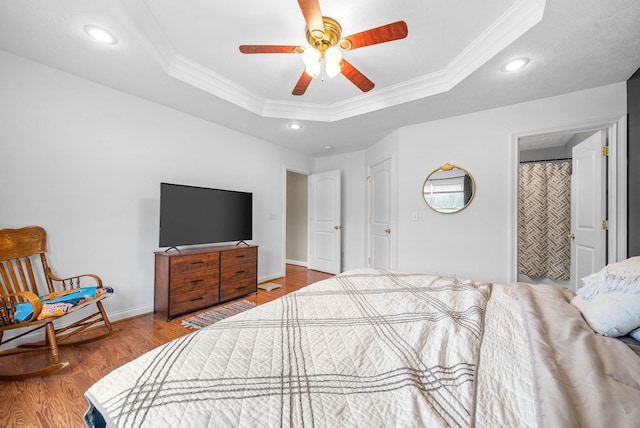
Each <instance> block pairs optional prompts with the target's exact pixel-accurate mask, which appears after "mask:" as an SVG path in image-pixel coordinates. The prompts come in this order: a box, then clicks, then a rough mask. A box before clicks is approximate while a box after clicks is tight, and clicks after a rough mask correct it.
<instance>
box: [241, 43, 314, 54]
mask: <svg viewBox="0 0 640 428" xmlns="http://www.w3.org/2000/svg"><path fill="white" fill-rule="evenodd" d="M240 52H242V53H243V54H265V53H284V54H300V53H302V52H304V48H303V47H302V46H285V45H240Z"/></svg>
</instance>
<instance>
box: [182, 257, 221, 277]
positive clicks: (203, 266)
mask: <svg viewBox="0 0 640 428" xmlns="http://www.w3.org/2000/svg"><path fill="white" fill-rule="evenodd" d="M218 260H219V255H218V253H217V252H211V253H202V254H187V255H184V256H174V257H172V259H171V276H177V275H191V274H193V273H197V272H212V271H215V272H217V271H218Z"/></svg>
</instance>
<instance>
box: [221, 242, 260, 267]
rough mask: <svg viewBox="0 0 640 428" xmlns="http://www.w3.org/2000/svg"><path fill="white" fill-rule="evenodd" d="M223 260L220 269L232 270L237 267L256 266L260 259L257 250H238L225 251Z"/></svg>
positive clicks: (252, 248) (253, 248)
mask: <svg viewBox="0 0 640 428" xmlns="http://www.w3.org/2000/svg"><path fill="white" fill-rule="evenodd" d="M221 256H222V259H221V261H220V268H221V269H222V270H223V271H224V270H225V269H229V268H232V267H233V266H237V265H244V264H249V265H254V266H255V264H256V260H257V257H258V252H257V248H255V247H251V248H238V249H237V250H230V251H223V252H222V255H221Z"/></svg>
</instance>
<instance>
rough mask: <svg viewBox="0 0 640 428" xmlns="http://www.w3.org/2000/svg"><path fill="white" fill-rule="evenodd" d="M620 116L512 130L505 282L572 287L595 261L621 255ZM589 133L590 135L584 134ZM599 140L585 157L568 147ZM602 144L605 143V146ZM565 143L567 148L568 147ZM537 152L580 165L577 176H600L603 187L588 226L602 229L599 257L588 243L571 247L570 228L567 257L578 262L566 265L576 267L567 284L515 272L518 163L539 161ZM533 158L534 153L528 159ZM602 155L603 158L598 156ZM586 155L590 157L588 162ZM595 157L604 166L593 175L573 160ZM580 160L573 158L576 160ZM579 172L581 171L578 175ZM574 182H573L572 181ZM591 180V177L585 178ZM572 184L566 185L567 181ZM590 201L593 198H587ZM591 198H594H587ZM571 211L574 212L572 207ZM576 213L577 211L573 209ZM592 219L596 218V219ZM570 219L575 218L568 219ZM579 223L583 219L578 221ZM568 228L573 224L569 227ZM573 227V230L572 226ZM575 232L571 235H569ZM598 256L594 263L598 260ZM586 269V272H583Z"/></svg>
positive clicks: (623, 149)
mask: <svg viewBox="0 0 640 428" xmlns="http://www.w3.org/2000/svg"><path fill="white" fill-rule="evenodd" d="M626 129H627V123H626V116H622V117H620V118H618V119H613V120H612V119H603V120H600V121H598V120H594V121H591V122H587V123H583V124H580V125H577V126H575V127H574V128H569V127H567V128H557V129H555V130H545V131H541V132H535V131H534V132H528V133H522V134H514V140H513V141H514V148H515V150H514V151H513V152H512V153H513V158H512V159H513V164H512V165H514V167H513V169H512V183H513V184H514V186H513V187H512V199H511V200H512V203H513V205H512V208H513V211H512V213H513V216H512V217H511V218H512V221H511V225H512V233H511V237H512V238H511V244H512V249H513V250H512V251H513V252H512V253H511V254H512V258H511V261H510V272H511V275H510V278H511V279H510V280H511V281H527V282H532V283H537V282H546V283H552V284H553V283H555V284H556V285H559V286H567V284H568V286H569V288H578V287H579V286H580V278H583V277H584V276H586V275H588V274H589V273H591V272H594V271H595V270H593V269H596V270H597V268H595V265H596V264H598V263H600V264H604V263H612V262H617V261H621V260H624V259H625V258H626V255H627V248H626V245H627V218H626V209H627V138H626ZM589 135H591V136H589ZM594 139H596V140H597V139H600V142H601V144H600V146H601V147H600V146H599V147H598V148H596V149H593V148H591V149H590V153H591V154H590V155H589V156H586V157H584V156H583V154H584V152H583V151H581V150H574V149H575V148H577V147H580V146H583V147H584V146H586V145H587V144H586V143H587V142H588V140H591V141H593V140H594ZM605 146H606V147H605ZM570 147H571V152H570V151H569V148H570ZM541 154H542V155H543V156H544V158H546V159H562V158H573V159H572V170H573V172H576V171H577V170H579V169H581V171H580V172H581V174H582V175H584V176H587V177H595V176H596V175H597V176H598V179H600V178H601V179H602V187H603V188H604V189H605V190H604V192H602V195H603V196H602V200H600V201H599V204H600V205H599V206H598V207H596V205H597V204H596V203H594V204H593V205H592V206H593V207H594V212H596V211H598V212H599V215H598V216H595V215H594V216H593V218H594V221H592V222H591V224H592V225H593V227H592V229H593V230H594V231H595V230H596V225H597V228H599V230H600V232H602V230H605V233H604V235H605V239H604V241H603V242H604V244H603V245H604V247H605V248H604V251H603V253H602V254H604V256H597V255H595V251H592V250H591V249H590V248H589V245H590V244H588V245H584V246H582V245H577V244H576V243H577V241H578V235H579V234H578V233H576V231H575V230H571V231H570V233H569V235H570V236H569V240H573V241H572V246H571V251H574V254H573V255H572V257H571V259H572V262H575V261H578V262H580V263H577V264H575V266H572V269H577V270H576V271H575V272H574V273H572V275H571V277H570V280H569V281H570V282H568V283H567V282H557V281H553V280H550V279H549V278H548V277H547V278H545V277H539V278H531V277H530V276H522V275H521V274H520V272H519V263H518V261H519V258H520V254H519V253H520V251H519V245H520V240H519V232H520V227H519V226H520V218H521V216H520V214H519V212H518V208H519V206H518V202H519V198H520V193H521V192H520V189H519V182H520V180H519V166H520V162H521V161H535V160H540V159H541V157H540V156H538V155H541ZM534 156H535V157H534ZM603 156H604V158H603ZM589 157H590V158H591V160H589ZM596 158H598V159H600V160H603V159H604V160H603V161H602V162H601V163H602V164H603V165H604V167H603V169H602V170H601V171H599V172H597V173H596V174H594V173H593V172H592V171H591V170H589V168H582V167H580V166H578V167H576V161H578V160H579V159H582V160H585V159H586V160H587V161H588V162H586V164H585V165H595V164H596V163H598V162H593V161H594V160H595V159H596ZM579 163H580V162H578V164H579ZM584 171H587V173H586V174H584ZM572 181H575V180H572ZM591 181H596V180H595V179H594V180H591ZM573 184H574V183H572V185H573ZM571 193H572V194H573V195H578V196H580V195H581V194H582V195H584V194H585V192H582V193H581V192H580V191H575V189H574V190H573V191H572V192H571ZM592 199H593V198H592ZM593 200H596V199H593ZM571 205H578V206H580V205H582V202H576V201H571ZM574 211H575V210H574ZM577 212H581V211H580V210H578V211H577ZM596 218H597V219H596ZM572 221H573V222H575V219H572ZM583 223H584V222H583ZM572 228H573V225H572ZM576 230H578V229H576ZM573 234H575V236H572V235H573ZM576 249H579V250H580V253H578V254H577V255H576V254H575V250H576ZM598 260H600V261H598ZM583 261H588V262H591V265H589V266H590V267H589V269H586V268H585V267H584V266H587V265H588V263H586V264H585V263H582V262H583ZM587 271H588V272H587Z"/></svg>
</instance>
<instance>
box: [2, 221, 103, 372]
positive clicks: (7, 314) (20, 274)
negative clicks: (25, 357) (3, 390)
mask: <svg viewBox="0 0 640 428" xmlns="http://www.w3.org/2000/svg"><path fill="white" fill-rule="evenodd" d="M46 252H47V234H46V232H45V230H44V229H43V228H41V227H38V226H29V227H24V228H21V229H2V230H0V346H3V345H5V344H7V343H9V342H12V341H14V340H16V339H19V338H21V337H23V336H25V335H27V334H30V333H32V332H34V331H36V330H39V329H45V338H44V340H43V341H40V342H36V343H29V344H21V345H18V346H16V347H14V348H11V349H6V350H3V351H0V357H4V356H7V355H15V354H18V353H23V352H33V351H39V350H45V349H48V350H50V352H51V356H52V358H53V364H52V365H50V366H49V367H46V368H44V369H41V370H37V371H32V372H29V373H24V374H14V375H2V374H0V381H6V380H20V379H26V378H30V377H35V376H43V375H46V374H49V373H52V372H54V371H56V370H59V369H61V368H64V367H66V366H68V365H69V363H68V362H60V356H59V353H58V345H60V346H62V345H77V344H81V343H87V342H92V341H94V340H98V339H101V338H103V337H106V336H109V335H111V334H112V333H113V328H112V327H111V323H110V322H109V318H108V317H107V313H106V312H105V310H104V308H103V306H102V302H101V300H103V299H104V298H106V297H107V296H109V295H110V293H105V290H107V289H106V288H104V287H102V280H101V279H100V278H99V277H98V276H96V275H93V274H83V275H77V276H73V277H69V278H58V277H57V276H55V275H54V274H53V273H52V271H51V268H50V267H49V263H48V262H47V256H46ZM38 257H39V258H40V261H41V262H42V268H43V271H42V272H37V273H40V275H36V272H34V269H33V264H35V263H36V262H35V260H36V259H37V258H38ZM32 261H33V263H32ZM42 277H44V280H45V282H46V285H47V287H46V293H45V294H47V293H55V292H62V293H57V294H58V295H60V294H66V293H72V292H74V291H75V292H76V294H77V293H79V294H83V293H85V290H88V289H82V290H81V289H80V286H81V285H80V280H81V278H82V279H83V280H85V279H87V280H89V282H90V283H89V284H87V285H88V286H92V287H99V288H96V289H93V292H94V295H87V296H86V298H85V297H83V298H82V299H81V300H80V302H77V301H76V302H75V304H76V305H75V306H73V307H71V308H70V309H67V310H68V312H66V313H53V314H49V316H48V317H45V318H43V315H44V313H43V312H42V311H43V301H42V300H41V299H40V298H39V297H38V286H37V283H36V278H42ZM84 286H85V284H83V287H84ZM69 290H70V291H69ZM43 291H44V290H43ZM103 293H104V294H103ZM46 302H47V301H45V309H46ZM93 304H95V305H96V306H97V311H96V312H94V313H93V314H91V315H89V316H87V317H85V318H83V319H81V320H79V321H76V322H74V323H72V324H70V325H67V326H65V327H61V328H58V329H56V327H55V326H54V324H53V322H54V321H55V320H57V319H60V318H61V317H64V315H67V314H70V313H74V312H76V311H77V310H79V309H82V308H83V307H85V306H89V305H93ZM65 307H66V308H69V305H66V306H65ZM20 308H23V309H22V311H23V312H24V308H26V312H27V313H29V312H30V310H31V309H32V311H31V313H29V314H28V315H27V316H26V317H25V316H22V314H21V313H20V312H21V309H20ZM41 312H42V313H41ZM98 323H103V324H104V327H106V330H107V331H106V332H101V333H102V334H99V335H91V337H90V338H86V337H85V338H83V339H81V340H76V341H74V342H67V340H68V339H69V338H70V337H72V336H74V335H76V334H78V333H80V332H82V331H84V330H86V329H88V328H89V327H91V326H94V325H96V324H98ZM22 328H25V329H27V331H25V332H23V333H21V334H17V335H14V336H13V337H10V338H9V339H6V340H4V341H3V334H4V332H5V331H8V330H14V329H22ZM101 330H102V329H101Z"/></svg>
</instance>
